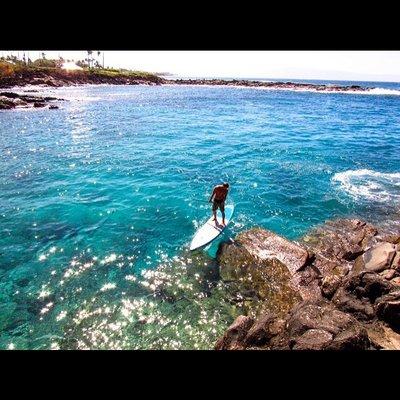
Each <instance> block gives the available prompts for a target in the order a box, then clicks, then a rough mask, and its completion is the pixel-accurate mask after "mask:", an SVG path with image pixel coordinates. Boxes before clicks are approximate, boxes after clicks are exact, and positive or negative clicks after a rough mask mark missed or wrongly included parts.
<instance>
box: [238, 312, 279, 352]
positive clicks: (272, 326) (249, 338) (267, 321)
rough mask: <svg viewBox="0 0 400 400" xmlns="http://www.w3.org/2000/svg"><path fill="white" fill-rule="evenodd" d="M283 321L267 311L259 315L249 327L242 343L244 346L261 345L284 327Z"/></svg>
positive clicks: (266, 342)
mask: <svg viewBox="0 0 400 400" xmlns="http://www.w3.org/2000/svg"><path fill="white" fill-rule="evenodd" d="M284 324H285V321H284V320H282V319H278V318H276V317H275V316H274V315H272V314H270V313H267V314H265V315H262V316H261V317H259V318H258V319H257V320H256V321H255V323H254V324H253V326H252V327H251V328H250V329H249V331H248V333H247V335H246V337H245V339H244V345H245V346H246V347H254V346H263V345H266V344H268V343H269V341H270V340H271V339H272V338H273V337H274V336H276V335H278V334H279V333H280V332H282V331H283V329H284Z"/></svg>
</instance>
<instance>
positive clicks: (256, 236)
mask: <svg viewBox="0 0 400 400" xmlns="http://www.w3.org/2000/svg"><path fill="white" fill-rule="evenodd" d="M236 240H237V241H238V242H239V243H240V244H241V245H242V246H244V247H245V248H246V249H247V250H248V252H249V253H250V254H252V255H253V256H254V257H257V258H259V259H260V260H272V259H276V260H279V261H280V262H281V263H282V264H284V265H286V267H287V268H288V269H289V271H290V272H291V274H295V273H296V272H297V271H299V270H300V269H302V268H304V267H305V266H306V265H307V263H308V261H309V254H308V251H307V250H306V249H304V248H303V247H301V246H300V245H298V244H296V243H293V242H291V241H289V240H287V239H285V238H283V237H282V236H279V235H277V234H276V233H273V232H270V231H267V230H265V229H251V230H249V231H247V232H245V233H243V234H241V235H239V236H238V237H237V239H236Z"/></svg>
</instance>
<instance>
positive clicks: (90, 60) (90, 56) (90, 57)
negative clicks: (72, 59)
mask: <svg viewBox="0 0 400 400" xmlns="http://www.w3.org/2000/svg"><path fill="white" fill-rule="evenodd" d="M87 53H88V64H89V68H90V67H91V62H92V61H93V58H92V54H93V50H88V51H87Z"/></svg>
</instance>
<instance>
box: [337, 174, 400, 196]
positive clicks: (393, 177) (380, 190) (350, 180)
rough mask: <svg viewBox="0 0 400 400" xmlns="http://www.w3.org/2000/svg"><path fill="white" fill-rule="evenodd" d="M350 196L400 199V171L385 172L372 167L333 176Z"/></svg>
mask: <svg viewBox="0 0 400 400" xmlns="http://www.w3.org/2000/svg"><path fill="white" fill-rule="evenodd" d="M332 181H333V182H337V183H338V184H339V185H340V188H341V189H342V190H344V191H345V192H346V193H348V194H349V195H350V196H352V197H354V198H356V199H360V198H364V199H368V200H372V201H377V202H388V201H396V200H397V201H398V200H400V173H398V172H395V173H384V172H377V171H373V170H370V169H357V170H348V171H344V172H339V173H336V174H335V175H334V176H333V177H332Z"/></svg>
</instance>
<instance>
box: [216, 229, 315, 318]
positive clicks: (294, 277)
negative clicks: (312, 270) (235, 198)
mask: <svg viewBox="0 0 400 400" xmlns="http://www.w3.org/2000/svg"><path fill="white" fill-rule="evenodd" d="M217 260H218V264H219V268H220V275H221V278H222V280H224V281H225V282H226V283H228V284H229V285H230V288H231V292H232V297H233V299H236V302H237V303H242V306H243V307H244V309H245V311H246V312H247V313H249V314H250V315H257V314H258V313H260V312H262V311H263V312H266V311H272V312H274V313H275V314H277V315H281V314H284V313H286V312H287V311H288V310H289V309H290V307H291V306H293V305H294V304H296V303H298V302H299V301H300V300H302V299H312V298H314V299H315V298H318V297H320V291H319V289H318V286H316V285H314V286H312V285H311V286H310V285H306V284H305V281H307V279H304V278H305V275H307V274H309V272H308V271H307V272H304V271H303V272H299V271H300V270H302V269H304V268H305V267H306V265H307V264H308V263H309V261H310V255H309V253H308V251H307V250H306V249H304V248H303V247H301V246H299V245H298V244H296V243H293V242H290V241H289V240H287V239H285V238H283V237H281V236H279V235H277V234H275V233H273V232H270V231H266V230H263V229H252V230H250V231H247V232H244V233H243V234H240V235H238V237H237V238H236V239H235V241H234V242H227V243H223V244H222V245H221V246H220V248H219V251H218V253H217Z"/></svg>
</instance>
